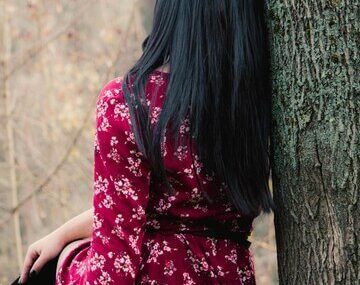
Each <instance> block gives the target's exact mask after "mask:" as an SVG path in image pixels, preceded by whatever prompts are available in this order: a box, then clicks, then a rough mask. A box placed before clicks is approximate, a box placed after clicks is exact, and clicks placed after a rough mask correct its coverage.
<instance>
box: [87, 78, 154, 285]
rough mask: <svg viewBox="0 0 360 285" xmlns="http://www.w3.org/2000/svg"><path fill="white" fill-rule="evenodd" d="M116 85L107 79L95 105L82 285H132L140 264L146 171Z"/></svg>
mask: <svg viewBox="0 0 360 285" xmlns="http://www.w3.org/2000/svg"><path fill="white" fill-rule="evenodd" d="M122 80H123V79H122V78H121V77H118V78H115V79H112V80H110V81H109V82H108V83H107V84H106V85H105V86H104V87H103V88H102V90H101V91H100V93H99V96H98V100H97V104H96V135H95V143H94V195H93V206H94V220H93V234H92V242H91V248H90V251H89V259H88V260H89V266H88V272H87V274H85V275H86V282H84V283H83V284H100V285H105V284H117V285H121V284H135V279H136V277H137V273H138V271H139V266H140V262H141V247H142V241H143V236H144V231H145V224H146V214H145V209H146V207H147V204H148V199H149V182H150V171H149V167H148V164H147V160H145V157H144V156H143V154H142V153H141V152H140V151H139V150H138V148H137V146H136V144H135V141H134V134H133V132H132V131H131V128H130V124H131V123H130V116H129V110H128V106H127V104H125V100H124V98H123V93H122V88H121V85H122Z"/></svg>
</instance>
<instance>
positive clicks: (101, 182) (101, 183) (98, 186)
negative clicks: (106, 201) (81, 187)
mask: <svg viewBox="0 0 360 285" xmlns="http://www.w3.org/2000/svg"><path fill="white" fill-rule="evenodd" d="M108 186H109V181H108V180H107V178H103V177H102V176H101V175H98V176H97V179H96V180H95V181H94V194H95V195H99V194H100V193H101V192H103V193H105V192H106V191H107V189H108Z"/></svg>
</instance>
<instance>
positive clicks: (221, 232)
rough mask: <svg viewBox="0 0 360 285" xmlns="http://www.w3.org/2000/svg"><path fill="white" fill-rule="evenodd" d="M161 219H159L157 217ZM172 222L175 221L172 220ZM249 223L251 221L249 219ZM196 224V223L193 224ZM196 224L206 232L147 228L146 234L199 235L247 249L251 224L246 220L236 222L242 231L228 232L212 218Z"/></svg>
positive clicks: (227, 228) (226, 227)
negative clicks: (231, 242) (203, 226)
mask: <svg viewBox="0 0 360 285" xmlns="http://www.w3.org/2000/svg"><path fill="white" fill-rule="evenodd" d="M159 218H161V217H159ZM172 220H173V221H174V220H175V219H172ZM250 221H251V219H250ZM194 224H196V223H194ZM197 224H201V225H205V226H206V227H207V229H206V230H194V229H191V228H190V229H189V230H176V229H165V228H161V227H160V228H157V229H155V228H153V227H147V228H146V231H147V232H161V233H162V234H174V233H190V234H193V235H199V236H207V237H211V238H216V239H230V240H232V241H235V242H237V243H239V244H241V245H242V246H244V247H245V248H246V249H249V247H250V245H251V242H250V241H249V240H248V237H249V236H250V234H251V231H250V228H251V222H249V221H248V220H247V219H240V220H239V221H238V224H239V225H241V228H242V229H244V230H243V231H237V232H236V231H235V232H234V231H230V229H229V227H228V226H226V225H224V224H222V223H221V222H219V221H216V220H214V219H213V218H211V217H210V218H203V219H200V220H199V221H198V222H197Z"/></svg>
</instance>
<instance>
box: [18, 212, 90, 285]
mask: <svg viewBox="0 0 360 285" xmlns="http://www.w3.org/2000/svg"><path fill="white" fill-rule="evenodd" d="M92 221H93V207H92V208H90V209H89V210H86V211H85V212H83V213H81V214H79V215H77V216H76V217H74V218H72V219H71V220H69V221H67V222H66V223H65V224H63V225H62V226H60V227H59V228H57V229H56V230H55V231H53V232H51V233H50V234H48V235H47V236H45V237H43V238H42V239H40V240H38V241H36V242H35V243H33V244H31V245H30V246H29V248H28V251H27V253H26V257H25V261H24V265H23V270H22V272H21V274H20V280H19V281H20V283H25V282H26V281H27V279H28V276H29V272H32V271H35V272H39V271H40V270H41V268H42V267H43V266H44V265H45V264H46V263H47V262H48V261H49V260H51V259H53V258H54V257H56V256H57V255H58V254H59V253H60V252H61V251H62V249H63V248H64V247H65V246H66V245H67V244H68V243H70V242H72V241H74V240H78V239H83V238H88V237H91V235H92ZM35 274H36V273H35Z"/></svg>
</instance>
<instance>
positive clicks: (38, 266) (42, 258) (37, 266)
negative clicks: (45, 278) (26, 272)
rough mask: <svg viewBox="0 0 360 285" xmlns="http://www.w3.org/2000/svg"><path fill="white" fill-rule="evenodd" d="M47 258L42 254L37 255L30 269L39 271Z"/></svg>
mask: <svg viewBox="0 0 360 285" xmlns="http://www.w3.org/2000/svg"><path fill="white" fill-rule="evenodd" d="M48 260H49V259H48V258H46V257H45V255H44V254H41V255H40V256H39V258H38V259H37V260H36V261H35V263H34V265H33V266H32V268H31V270H30V272H31V271H33V270H34V271H36V273H39V272H40V270H41V269H42V268H43V267H44V265H45V263H46V262H47V261H48Z"/></svg>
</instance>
